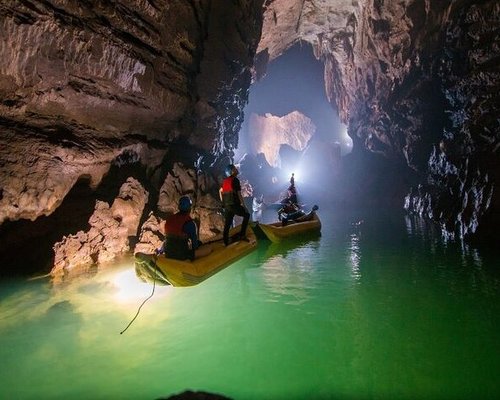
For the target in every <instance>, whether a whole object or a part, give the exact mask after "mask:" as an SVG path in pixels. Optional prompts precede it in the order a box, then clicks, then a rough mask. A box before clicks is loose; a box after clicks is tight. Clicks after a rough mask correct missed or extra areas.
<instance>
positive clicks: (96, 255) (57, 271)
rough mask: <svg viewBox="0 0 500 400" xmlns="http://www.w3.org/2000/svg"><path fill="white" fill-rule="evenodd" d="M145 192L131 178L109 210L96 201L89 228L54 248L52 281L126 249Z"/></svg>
mask: <svg viewBox="0 0 500 400" xmlns="http://www.w3.org/2000/svg"><path fill="white" fill-rule="evenodd" d="M147 199H148V193H147V192H146V191H145V190H144V188H143V187H142V185H141V184H140V183H139V182H138V181H137V180H135V179H133V178H129V179H128V180H127V181H126V182H125V183H124V184H123V185H122V187H121V189H120V193H119V195H118V197H117V198H116V199H115V201H114V202H113V205H112V206H111V207H110V206H109V205H108V204H107V203H106V202H103V201H97V202H96V206H95V210H94V213H93V214H92V216H91V217H90V219H89V225H90V229H89V230H88V231H87V232H83V231H79V232H77V233H76V234H75V235H69V236H66V237H64V238H63V240H62V241H60V242H58V243H56V244H55V245H54V253H55V259H54V268H53V269H52V271H51V273H52V275H53V276H54V277H55V279H56V280H59V279H62V277H63V276H64V275H65V274H68V273H71V272H72V271H73V270H82V269H86V268H89V267H91V266H93V265H96V264H104V263H107V262H109V261H112V260H114V259H115V258H116V257H117V256H118V255H122V254H124V253H127V252H128V251H129V250H130V247H129V236H135V235H137V228H138V224H139V220H140V218H141V215H142V211H143V209H144V206H145V204H146V202H147Z"/></svg>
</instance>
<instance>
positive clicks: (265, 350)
mask: <svg viewBox="0 0 500 400" xmlns="http://www.w3.org/2000/svg"><path fill="white" fill-rule="evenodd" d="M374 214H377V216H373V215H372V216H369V214H367V215H365V216H358V217H356V218H355V217H352V216H348V215H345V213H335V212H328V211H325V210H323V211H322V212H321V214H320V216H321V218H322V221H323V230H322V236H321V237H320V238H317V239H314V240H310V241H307V240H306V241H299V242H294V243H289V244H287V245H285V246H276V245H270V244H265V243H262V242H261V243H260V244H259V248H258V250H257V251H256V252H254V253H252V254H251V255H249V256H247V257H246V258H245V259H243V260H241V261H240V262H238V263H236V264H233V265H232V266H230V267H228V268H227V269H225V270H224V271H222V272H220V273H218V274H217V275H215V276H213V277H211V278H210V279H208V280H206V281H205V282H203V283H201V284H200V285H198V286H196V287H192V288H172V287H158V286H157V287H156V291H155V294H154V296H153V297H152V299H150V300H149V301H148V302H147V303H146V304H145V305H144V307H143V308H142V310H141V313H140V315H139V317H138V318H137V320H136V321H135V322H134V323H133V324H132V326H131V327H130V328H129V329H128V330H127V331H126V332H125V333H124V334H123V335H120V331H122V330H123V329H124V328H125V326H126V325H127V324H128V322H129V321H130V320H131V318H132V317H133V316H134V314H135V312H136V310H137V307H138V306H139V305H140V303H141V302H142V301H143V300H144V299H145V298H146V297H148V295H149V294H150V293H151V289H152V286H151V285H150V284H145V283H142V282H139V281H138V280H137V279H136V277H135V273H134V268H133V266H132V264H123V265H120V266H116V268H113V269H112V270H107V271H104V272H100V273H98V274H96V275H95V276H93V277H90V278H89V277H87V278H85V279H83V278H82V279H78V280H74V281H72V282H70V283H67V284H65V285H62V286H57V287H53V286H51V285H50V283H49V282H48V281H44V280H37V281H29V282H19V281H15V282H3V283H1V284H0V398H1V399H63V398H64V399H68V398H72V399H155V398H158V397H167V396H169V395H172V394H175V393H179V392H182V391H185V390H187V389H191V390H203V391H208V392H212V393H221V394H224V395H226V396H228V397H232V398H234V399H327V398H334V399H384V400H386V399H493V398H500V385H499V384H498V382H499V381H498V372H499V371H500V340H499V339H500V294H499V293H500V290H499V289H500V276H499V275H500V274H499V272H498V269H499V267H500V265H499V264H498V259H497V258H495V257H492V256H488V255H485V254H481V253H479V252H478V251H476V250H474V249H471V248H467V247H464V246H459V245H458V244H452V243H444V242H443V241H442V240H441V239H440V236H439V235H438V234H437V233H435V232H434V231H433V230H432V229H431V228H429V227H428V226H425V225H423V224H420V225H419V224H418V221H412V220H410V219H405V218H404V217H403V216H393V217H392V218H386V217H382V216H381V215H380V213H378V212H377V213H374ZM361 218H362V219H363V220H364V222H362V223H360V224H359V225H356V224H354V225H353V224H352V223H353V222H357V221H359V220H360V219H361Z"/></svg>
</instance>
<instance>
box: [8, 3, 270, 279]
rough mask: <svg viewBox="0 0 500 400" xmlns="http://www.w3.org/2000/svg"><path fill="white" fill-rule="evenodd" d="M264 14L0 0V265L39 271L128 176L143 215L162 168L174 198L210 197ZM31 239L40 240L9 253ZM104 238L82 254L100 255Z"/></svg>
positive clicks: (218, 7) (156, 196)
mask: <svg viewBox="0 0 500 400" xmlns="http://www.w3.org/2000/svg"><path fill="white" fill-rule="evenodd" d="M261 15H262V2H259V1H254V0H238V1H217V0H199V1H198V0H169V1H158V0H116V1H115V0H110V1H74V0H48V1H45V0H44V1H42V0H27V1H16V0H12V1H2V2H1V3H0V54H1V57H0V241H1V242H2V243H4V244H8V245H6V246H4V245H2V248H1V249H0V265H1V267H0V269H5V268H10V269H11V270H12V269H14V270H15V269H17V268H20V269H25V270H36V269H37V268H38V269H45V270H46V269H47V268H49V269H50V265H51V262H50V261H47V262H48V266H49V267H47V266H45V265H44V266H42V267H41V266H40V261H39V260H40V259H41V258H45V259H46V258H47V254H53V251H52V246H53V245H54V243H55V242H60V241H61V240H62V238H63V236H65V235H77V234H78V232H84V233H86V234H87V233H88V232H90V231H91V229H92V227H93V226H95V224H92V223H91V222H90V221H91V220H95V219H96V218H94V219H92V218H91V217H92V215H93V213H95V212H98V210H104V209H106V207H105V206H102V204H101V206H100V207H97V204H98V203H96V201H97V202H99V201H105V202H107V204H108V206H111V204H112V203H113V201H114V198H115V197H116V196H118V195H119V193H120V190H121V189H120V188H121V185H122V184H124V183H125V182H126V180H127V179H128V178H129V177H133V178H136V179H138V182H139V184H140V185H141V186H142V187H143V189H144V190H146V191H147V192H148V194H149V201H148V203H147V204H146V205H143V206H144V213H145V214H146V215H147V213H148V212H149V211H151V210H153V211H154V210H160V211H161V210H162V207H161V201H164V200H161V199H160V198H161V197H162V196H161V194H162V193H163V192H162V191H161V188H162V186H164V181H165V180H168V179H170V181H175V182H177V183H174V188H175V189H176V190H177V192H176V193H171V194H170V197H169V199H170V201H172V202H173V203H175V201H176V199H177V198H178V197H179V196H180V195H181V194H182V193H180V192H182V191H184V192H185V193H188V194H191V195H192V196H193V197H194V201H195V206H196V209H199V210H203V209H210V207H213V204H214V201H213V200H212V199H211V197H210V196H212V193H214V192H215V190H216V185H217V177H216V176H215V175H216V174H217V170H218V168H217V167H218V166H219V164H220V163H225V162H226V160H227V158H229V157H230V156H231V151H232V149H233V148H235V147H236V145H237V141H238V135H237V133H238V131H239V127H240V125H241V121H242V118H243V115H242V109H243V105H244V104H245V102H246V99H247V93H248V87H249V85H250V80H251V67H252V65H253V59H254V55H255V51H256V47H257V43H258V40H259V37H260V32H261V22H262V17H261ZM179 165H181V166H183V168H184V170H185V171H186V173H179V172H176V171H177V169H176V168H174V166H179ZM201 170H203V174H204V175H206V176H205V177H202V178H200V177H199V176H198V172H199V171H201ZM190 171H194V172H190ZM212 171H213V174H214V176H212ZM183 179H190V182H191V183H187V182H183ZM192 182H195V186H196V187H193V184H192ZM199 182H204V184H203V185H201V184H198V183H199ZM210 185H211V186H210ZM200 187H201V189H200ZM82 188H83V189H82ZM197 196H199V197H197ZM212 197H213V196H212ZM160 200H161V201H160ZM159 204H160V205H159ZM69 205H71V207H69ZM163 209H164V207H163ZM63 210H65V211H64V212H63ZM116 218H118V217H116ZM101 219H102V218H101ZM118 219H119V218H118ZM143 219H146V217H143ZM62 220H64V221H65V222H64V223H61V221H62ZM118 222H119V224H125V222H124V221H121V220H119V221H118ZM214 224H215V225H217V224H216V223H214ZM215 228H216V227H215ZM215 228H212V229H215ZM125 230H127V229H125ZM210 232H211V231H210V229H209V228H207V229H205V230H204V231H203V232H202V234H204V233H205V234H208V233H210ZM129 235H130V237H133V236H134V234H130V233H129ZM135 235H138V232H136V233H135ZM83 236H85V235H80V237H83ZM124 237H125V238H126V237H127V235H125V236H124ZM103 240H105V239H103ZM73 242H74V241H73ZM34 243H36V245H34ZM79 243H80V244H79V246H84V244H83V242H79ZM75 246H76V245H74V244H73V247H75ZM30 247H37V248H39V247H43V248H45V249H46V251H45V252H43V254H39V252H38V251H35V252H33V253H37V254H36V257H35V255H33V257H31V258H30V257H29V255H27V256H26V255H25V256H23V257H22V260H20V257H18V255H19V254H20V252H22V250H23V249H26V248H30ZM59 247H60V246H59ZM76 247H78V246H76ZM91 247H92V246H91ZM104 247H106V246H104ZM102 248H103V246H102V243H101V245H99V246H97V245H96V246H93V248H92V249H87V250H86V253H88V255H89V257H90V256H91V257H90V258H92V259H96V260H99V259H102V257H100V250H99V249H102ZM117 248H120V249H125V248H126V249H129V246H128V244H127V245H124V246H122V245H120V246H118V247H117ZM52 258H53V256H52ZM108 258H109V257H108ZM34 264H36V265H37V266H34ZM9 266H10V267H9ZM11 272H12V271H11Z"/></svg>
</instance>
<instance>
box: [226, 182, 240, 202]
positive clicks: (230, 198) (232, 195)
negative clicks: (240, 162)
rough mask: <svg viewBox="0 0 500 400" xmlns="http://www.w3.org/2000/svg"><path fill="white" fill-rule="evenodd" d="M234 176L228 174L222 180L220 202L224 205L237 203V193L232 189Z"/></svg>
mask: <svg viewBox="0 0 500 400" xmlns="http://www.w3.org/2000/svg"><path fill="white" fill-rule="evenodd" d="M233 181H234V176H228V177H227V178H225V179H224V180H223V181H222V203H223V204H224V207H227V206H233V205H236V204H239V203H240V202H239V198H238V193H237V192H235V191H234V189H233Z"/></svg>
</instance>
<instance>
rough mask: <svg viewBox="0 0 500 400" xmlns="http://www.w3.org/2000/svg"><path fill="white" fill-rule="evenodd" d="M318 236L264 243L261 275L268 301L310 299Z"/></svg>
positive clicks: (290, 303) (288, 301)
mask: <svg viewBox="0 0 500 400" xmlns="http://www.w3.org/2000/svg"><path fill="white" fill-rule="evenodd" d="M319 243H320V241H319V236H315V237H312V238H310V239H309V240H308V239H291V240H290V241H286V242H283V243H271V242H269V244H267V243H266V244H265V246H266V247H265V249H266V251H265V254H264V257H265V258H264V260H263V262H262V266H261V269H262V279H263V281H264V284H265V286H266V288H267V290H268V292H269V297H268V300H269V301H285V303H286V304H289V305H300V304H303V303H304V302H306V301H307V300H309V298H310V296H311V294H310V291H311V289H312V288H313V287H314V282H315V278H314V274H315V269H316V268H315V267H316V266H317V265H316V264H317V259H318V257H317V252H318V248H319Z"/></svg>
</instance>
